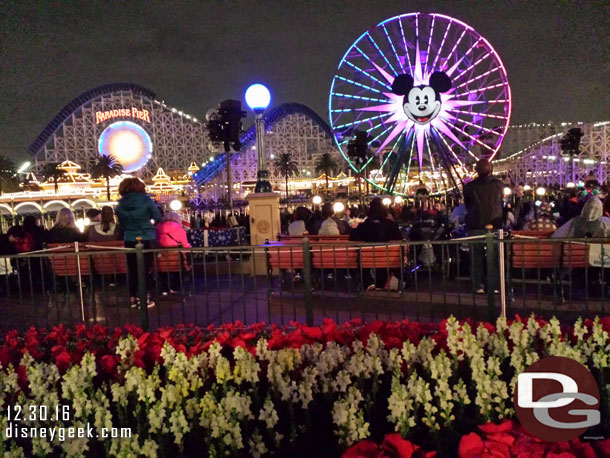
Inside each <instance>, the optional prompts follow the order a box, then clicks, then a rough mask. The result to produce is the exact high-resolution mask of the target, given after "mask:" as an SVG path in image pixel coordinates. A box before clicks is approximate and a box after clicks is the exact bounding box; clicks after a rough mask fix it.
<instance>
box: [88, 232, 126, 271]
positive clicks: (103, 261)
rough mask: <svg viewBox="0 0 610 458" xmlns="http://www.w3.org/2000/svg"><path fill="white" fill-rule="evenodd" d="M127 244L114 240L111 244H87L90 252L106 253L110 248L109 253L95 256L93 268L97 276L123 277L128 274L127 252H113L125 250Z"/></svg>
mask: <svg viewBox="0 0 610 458" xmlns="http://www.w3.org/2000/svg"><path fill="white" fill-rule="evenodd" d="M124 246H125V243H124V242H123V241H122V240H114V241H109V242H89V243H87V244H86V248H87V250H88V251H92V252H96V251H104V250H105V249H106V247H108V251H109V252H108V253H103V254H94V255H92V256H91V258H92V259H93V268H94V270H95V273H96V274H100V275H115V274H116V275H123V274H126V273H127V255H126V253H125V252H122V251H119V250H116V252H111V250H112V249H113V248H123V247H124Z"/></svg>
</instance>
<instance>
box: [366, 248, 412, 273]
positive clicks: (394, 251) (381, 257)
mask: <svg viewBox="0 0 610 458" xmlns="http://www.w3.org/2000/svg"><path fill="white" fill-rule="evenodd" d="M402 251H403V250H402V246H401V245H379V246H363V247H362V248H361V249H360V267H361V268H363V269H383V268H390V269H395V268H400V267H403V266H405V265H406V263H407V259H406V251H405V256H404V259H403V254H402Z"/></svg>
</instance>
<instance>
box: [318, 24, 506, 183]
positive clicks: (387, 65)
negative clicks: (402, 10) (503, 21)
mask: <svg viewBox="0 0 610 458" xmlns="http://www.w3.org/2000/svg"><path fill="white" fill-rule="evenodd" d="M439 72H440V73H442V74H444V75H446V77H447V78H449V79H450V81H451V84H450V86H449V88H447V87H443V90H437V89H434V88H432V86H433V85H434V84H438V82H439V81H440V80H439V77H438V76H435V77H434V78H432V75H433V74H436V73H439ZM400 75H408V76H409V77H410V78H412V80H408V81H412V83H410V84H411V86H406V87H407V89H397V90H398V91H399V92H394V91H393V90H392V86H393V83H394V81H395V79H396V78H397V77H398V76H400ZM401 78H403V77H401ZM441 79H443V78H441ZM432 80H434V81H435V82H434V83H433V82H432ZM439 87H440V86H439ZM433 89H434V90H433ZM404 91H406V92H404ZM424 95H426V97H425V98H424ZM418 96H421V100H426V102H425V105H422V104H421V103H420V105H419V106H418V105H417V104H416V102H417V100H419V99H418V98H417V97H418ZM418 110H421V112H419V111H418ZM329 118H330V121H331V127H332V129H333V132H334V134H335V136H336V143H337V145H338V147H339V148H340V150H341V153H342V154H343V156H344V157H345V158H346V160H348V162H349V164H350V166H351V167H352V168H353V169H354V170H356V171H362V167H361V168H360V170H359V169H358V167H357V166H355V164H353V163H352V162H351V161H350V158H348V157H347V155H346V145H347V143H348V141H349V137H350V135H351V133H352V132H353V131H354V130H356V129H358V130H366V131H367V132H369V138H370V141H369V147H370V150H371V151H372V152H373V154H375V155H376V156H378V157H379V159H380V164H381V167H380V170H379V171H377V172H376V174H377V176H379V175H381V176H387V177H388V178H387V180H386V183H390V184H391V185H392V186H393V188H392V189H390V190H391V191H394V192H399V193H404V192H407V191H408V187H409V183H410V181H412V176H411V174H412V173H413V172H416V173H423V174H426V173H430V174H431V175H434V176H435V177H436V178H439V179H450V178H452V177H450V176H449V175H447V174H449V173H453V172H454V171H455V170H454V169H455V167H461V168H463V167H465V166H466V165H467V164H469V163H472V162H473V161H474V160H476V159H478V158H480V157H493V156H494V155H495V154H496V152H497V151H498V148H499V147H500V144H501V143H502V139H503V137H504V134H505V133H506V128H507V126H508V121H509V118H510V87H509V86H508V80H507V78H506V71H505V68H504V66H503V64H502V62H501V61H500V59H499V57H498V55H497V53H496V51H495V50H494V49H493V48H492V47H491V45H490V44H489V43H488V42H487V40H485V38H483V37H482V36H481V35H479V34H478V33H477V32H476V31H475V30H474V29H473V28H472V27H470V26H468V25H466V24H464V23H463V22H461V21H458V20H456V19H454V18H451V17H448V16H444V15H440V14H422V13H413V14H406V15H402V16H397V17H394V18H391V19H388V20H386V21H383V22H382V23H380V24H379V25H377V26H376V27H373V28H371V29H369V30H368V31H366V32H365V33H363V34H362V35H361V36H360V37H359V38H358V39H357V40H356V42H355V43H354V44H353V45H352V46H351V47H350V49H349V50H348V51H347V52H346V54H345V55H344V57H343V59H342V60H341V62H340V64H339V67H338V69H337V72H336V75H335V77H334V78H333V82H332V86H331V95H330V98H329ZM432 140H433V141H432ZM390 168H391V169H392V171H391V172H390V171H389V169H390ZM444 169H446V170H444ZM452 171H453V172H452ZM389 173H393V174H396V176H392V177H389V176H388V174H389ZM443 174H445V175H443ZM369 181H371V183H372V184H373V185H375V186H378V187H380V188H382V189H385V190H386V191H388V189H386V188H384V185H382V184H380V183H379V182H377V181H376V180H375V179H372V180H369ZM441 181H442V180H441ZM445 185H446V184H445Z"/></svg>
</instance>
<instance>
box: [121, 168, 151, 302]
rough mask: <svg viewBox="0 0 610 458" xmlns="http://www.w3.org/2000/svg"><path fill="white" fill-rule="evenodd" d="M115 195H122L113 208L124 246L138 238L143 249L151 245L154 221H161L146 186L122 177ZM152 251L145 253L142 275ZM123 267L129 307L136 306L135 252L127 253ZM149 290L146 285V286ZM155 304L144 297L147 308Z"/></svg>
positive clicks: (136, 270)
mask: <svg viewBox="0 0 610 458" xmlns="http://www.w3.org/2000/svg"><path fill="white" fill-rule="evenodd" d="M119 194H120V195H121V196H122V197H121V199H120V200H119V204H118V205H117V208H116V215H117V218H118V219H119V225H120V226H121V227H122V228H123V234H124V240H125V247H126V248H134V247H135V246H136V245H137V243H138V237H141V238H142V244H143V245H144V249H149V248H154V245H155V241H156V237H157V234H156V231H155V223H158V222H159V221H160V220H161V213H160V212H159V209H158V208H157V205H156V204H155V203H154V202H153V200H152V199H151V198H150V197H148V196H147V195H146V186H145V185H144V183H143V182H142V181H141V180H140V179H138V178H125V179H124V180H123V181H121V184H119ZM153 261H154V255H153V253H145V255H144V264H145V269H146V272H145V274H146V278H147V279H148V280H150V278H151V277H150V275H148V272H149V271H150V268H151V267H152V265H153ZM127 270H128V282H129V301H130V304H131V307H132V308H136V307H138V306H139V305H140V304H139V302H140V301H139V299H138V263H137V258H136V255H135V254H128V255H127ZM149 289H150V285H149ZM154 306H155V303H154V302H153V301H151V300H150V299H147V307H148V308H150V307H154Z"/></svg>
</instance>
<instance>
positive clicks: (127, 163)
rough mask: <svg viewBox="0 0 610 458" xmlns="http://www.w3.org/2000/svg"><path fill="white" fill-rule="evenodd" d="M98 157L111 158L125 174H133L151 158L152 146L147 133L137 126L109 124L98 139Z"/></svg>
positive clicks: (129, 123) (120, 123)
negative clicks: (121, 167)
mask: <svg viewBox="0 0 610 458" xmlns="http://www.w3.org/2000/svg"><path fill="white" fill-rule="evenodd" d="M98 151H99V154H100V155H103V156H112V157H114V158H115V160H116V161H117V162H118V163H119V164H121V165H122V166H123V171H124V172H126V173H131V172H135V171H137V170H139V169H141V168H142V167H144V166H145V165H146V163H147V162H148V161H149V160H150V158H151V157H152V152H153V145H152V142H151V140H150V136H149V135H148V133H147V132H146V131H145V130H144V129H143V128H142V127H141V126H140V125H138V124H136V123H134V122H130V121H119V122H115V123H112V124H110V125H109V126H108V127H106V129H104V131H103V132H102V134H101V135H100V138H99V143H98Z"/></svg>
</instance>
